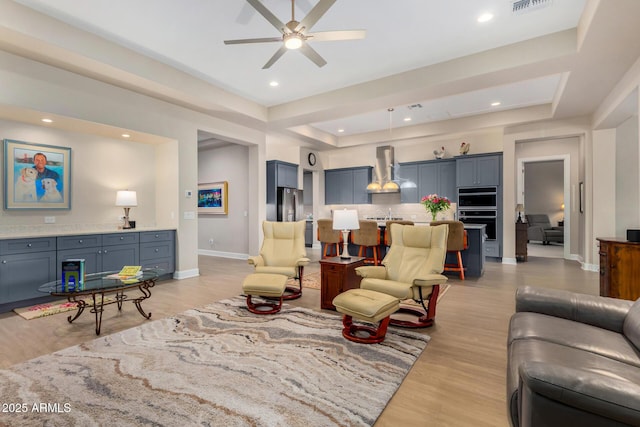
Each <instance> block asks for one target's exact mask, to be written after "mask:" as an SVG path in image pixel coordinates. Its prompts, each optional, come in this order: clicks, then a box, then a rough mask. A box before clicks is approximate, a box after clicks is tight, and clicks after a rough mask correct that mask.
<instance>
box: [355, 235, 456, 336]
mask: <svg viewBox="0 0 640 427" xmlns="http://www.w3.org/2000/svg"><path fill="white" fill-rule="evenodd" d="M390 228H391V230H390V231H391V237H392V244H391V248H390V249H389V252H387V255H386V256H385V257H384V260H382V266H365V267H358V268H356V273H357V274H358V275H359V276H361V277H362V278H363V279H362V282H360V288H361V289H369V290H372V291H376V292H381V293H384V294H387V295H391V296H393V297H395V298H397V299H398V300H400V301H402V300H407V299H412V300H414V301H415V302H417V303H419V304H421V305H422V308H423V309H424V311H423V310H422V308H419V307H410V306H406V305H401V306H400V309H399V310H398V311H397V313H402V312H404V313H409V314H412V315H414V316H417V319H416V320H404V319H397V318H394V317H391V322H390V323H391V324H392V325H396V326H404V327H410V328H422V327H426V326H431V325H433V322H434V319H435V315H436V301H437V299H438V293H439V292H440V284H442V283H445V282H446V281H447V277H446V276H443V275H442V274H441V273H442V271H443V270H444V262H445V257H446V254H447V235H448V232H449V226H448V225H438V226H434V227H424V226H412V225H400V224H391V227H390Z"/></svg>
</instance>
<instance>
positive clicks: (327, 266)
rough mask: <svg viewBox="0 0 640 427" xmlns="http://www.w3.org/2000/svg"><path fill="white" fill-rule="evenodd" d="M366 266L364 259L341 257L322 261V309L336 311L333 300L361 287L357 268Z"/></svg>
mask: <svg viewBox="0 0 640 427" xmlns="http://www.w3.org/2000/svg"><path fill="white" fill-rule="evenodd" d="M363 265H364V258H362V257H351V258H350V259H346V260H345V259H342V258H340V257H333V258H325V259H321V260H320V308H322V309H326V310H335V309H336V308H335V307H334V306H333V299H334V298H335V297H336V296H337V295H338V294H340V293H342V292H344V291H346V290H349V289H355V288H359V287H360V279H361V278H360V276H358V275H357V274H356V268H357V267H361V266H363Z"/></svg>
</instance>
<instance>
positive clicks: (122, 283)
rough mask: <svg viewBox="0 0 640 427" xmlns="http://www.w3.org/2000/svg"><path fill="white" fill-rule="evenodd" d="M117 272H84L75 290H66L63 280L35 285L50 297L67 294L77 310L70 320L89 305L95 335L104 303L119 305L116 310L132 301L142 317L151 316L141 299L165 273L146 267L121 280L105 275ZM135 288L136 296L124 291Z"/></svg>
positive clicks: (98, 328)
mask: <svg viewBox="0 0 640 427" xmlns="http://www.w3.org/2000/svg"><path fill="white" fill-rule="evenodd" d="M117 274H118V271H105V272H101V273H93V274H87V275H86V276H85V280H84V284H83V285H82V286H78V287H77V288H76V289H71V290H69V289H65V287H64V284H63V283H62V280H56V281H53V282H48V283H45V284H44V285H42V286H40V287H39V288H38V291H40V292H46V293H49V294H51V295H52V296H62V297H66V298H67V300H69V302H73V303H76V304H77V306H78V311H77V312H76V314H75V315H74V316H69V317H67V320H68V321H69V323H71V322H73V321H74V320H76V319H77V318H78V317H80V315H81V314H82V312H83V311H84V309H85V308H86V307H90V312H91V313H94V314H95V316H96V335H100V327H101V326H102V312H103V311H104V306H105V305H110V304H118V310H122V303H123V302H124V301H131V302H133V303H134V304H135V306H136V308H137V309H138V311H139V312H140V314H141V315H142V317H144V318H145V319H149V318H150V317H151V313H145V311H144V310H143V309H142V305H141V303H142V301H144V300H146V299H147V298H149V297H150V296H151V290H150V288H152V287H154V286H155V284H156V280H157V279H158V277H159V276H161V275H162V274H164V271H163V270H159V269H148V270H143V271H142V275H139V276H137V277H135V278H131V279H127V280H121V279H115V278H108V277H107V276H110V275H117ZM135 289H138V290H139V291H140V292H141V293H142V295H141V296H138V297H137V298H129V296H127V295H126V294H125V293H124V292H125V291H127V290H135ZM107 294H115V298H114V299H113V300H110V299H105V295H107Z"/></svg>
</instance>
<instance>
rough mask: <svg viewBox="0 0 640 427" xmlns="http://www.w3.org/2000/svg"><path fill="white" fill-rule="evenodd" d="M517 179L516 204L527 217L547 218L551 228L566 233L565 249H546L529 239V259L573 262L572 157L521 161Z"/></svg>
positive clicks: (557, 246)
mask: <svg viewBox="0 0 640 427" xmlns="http://www.w3.org/2000/svg"><path fill="white" fill-rule="evenodd" d="M517 179H518V182H517V203H519V204H523V205H524V210H525V213H528V214H547V215H548V216H549V221H550V223H551V225H552V226H553V227H556V228H559V229H561V230H562V231H563V232H564V239H563V240H564V243H563V244H562V245H559V244H553V243H552V244H549V245H543V244H542V243H541V242H537V241H532V240H531V239H530V243H529V245H528V246H527V248H528V252H529V256H540V257H546V258H564V259H570V258H571V256H570V254H571V238H570V236H571V215H570V212H571V209H572V206H573V203H572V202H573V200H572V191H571V165H570V156H569V155H565V154H561V155H551V156H543V157H529V158H520V159H518V175H517ZM538 243H540V244H538Z"/></svg>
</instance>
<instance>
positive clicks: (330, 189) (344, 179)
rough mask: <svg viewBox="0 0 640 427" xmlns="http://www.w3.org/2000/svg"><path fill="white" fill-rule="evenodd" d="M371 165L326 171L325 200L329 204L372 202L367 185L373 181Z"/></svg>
mask: <svg viewBox="0 0 640 427" xmlns="http://www.w3.org/2000/svg"><path fill="white" fill-rule="evenodd" d="M372 170H373V168H372V167H370V166H363V167H356V168H342V169H328V170H326V171H324V202H325V204H327V205H354V204H370V203H371V194H369V193H367V185H368V184H369V183H370V182H371V172H372Z"/></svg>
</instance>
